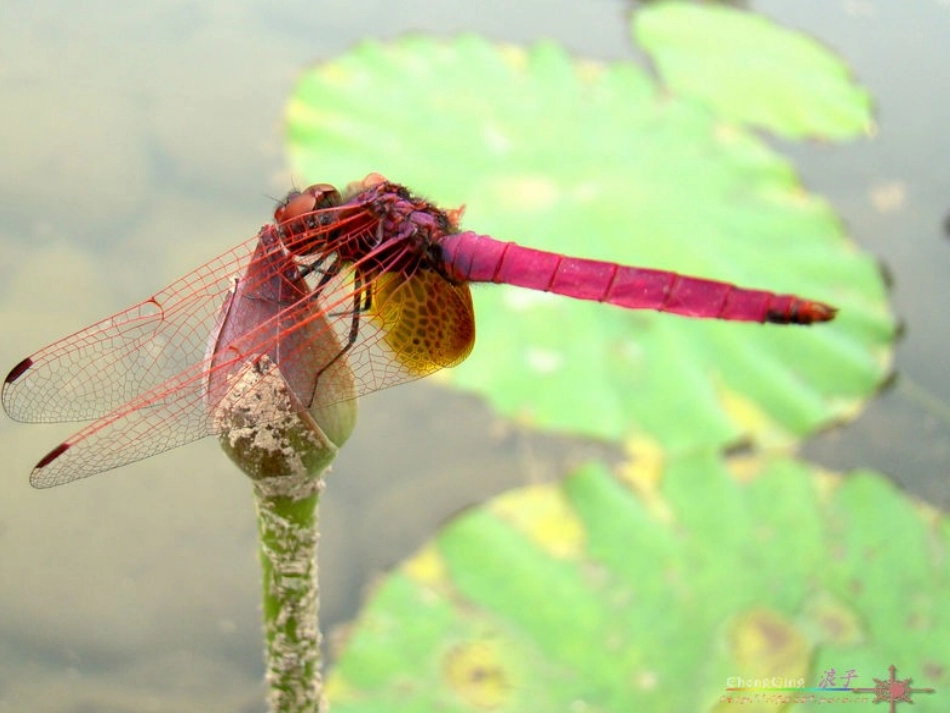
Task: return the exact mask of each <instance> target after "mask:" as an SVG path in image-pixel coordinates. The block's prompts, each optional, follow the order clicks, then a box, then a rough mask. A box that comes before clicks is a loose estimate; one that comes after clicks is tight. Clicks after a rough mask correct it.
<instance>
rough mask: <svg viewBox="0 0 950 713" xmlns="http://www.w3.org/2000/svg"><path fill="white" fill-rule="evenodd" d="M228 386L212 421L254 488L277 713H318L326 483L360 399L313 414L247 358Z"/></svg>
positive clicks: (271, 368)
mask: <svg viewBox="0 0 950 713" xmlns="http://www.w3.org/2000/svg"><path fill="white" fill-rule="evenodd" d="M342 368H343V367H340V368H339V369H342ZM339 369H338V370H339ZM348 374H349V372H348V371H346V372H344V376H345V377H346V379H345V380H344V381H343V382H342V383H343V385H344V386H345V387H346V389H345V390H343V391H338V392H337V393H340V394H341V395H342V396H344V397H348V396H352V397H355V391H353V389H352V388H351V386H352V380H351V379H350V378H349V377H348V376H347V375H348ZM328 381H329V380H328ZM330 383H331V384H332V383H339V382H330ZM228 387H229V388H228V391H227V394H226V398H224V399H222V400H221V402H220V403H219V404H218V406H217V408H216V409H215V411H214V414H213V415H214V418H215V425H216V426H217V428H218V429H219V431H220V433H221V436H220V442H221V446H222V448H223V449H224V451H225V453H227V454H228V457H229V458H231V460H233V461H234V462H235V463H236V464H237V465H238V467H240V468H241V470H243V471H244V473H245V474H247V475H248V476H249V477H250V478H251V480H252V482H253V484H254V495H255V502H256V505H257V527H258V533H259V539H260V551H261V565H262V568H263V575H264V576H263V581H264V606H263V609H264V634H265V637H266V640H267V648H266V658H267V660H266V668H267V673H266V677H267V686H268V703H269V710H270V713H319V711H321V710H326V705H325V704H324V703H323V698H322V689H323V679H322V677H321V672H320V663H321V661H320V625H319V620H318V618H317V612H318V610H319V606H320V602H319V589H318V588H317V540H318V530H317V505H318V503H319V501H320V493H321V491H322V490H323V477H324V475H325V474H326V473H327V471H328V470H329V468H330V464H331V463H332V462H333V460H334V459H335V458H336V454H337V452H338V451H339V445H340V444H342V443H343V442H344V441H345V440H346V439H347V437H348V436H349V434H350V432H351V431H352V428H353V425H354V423H355V421H356V402H355V400H354V399H353V398H344V399H343V400H342V401H338V402H333V403H331V404H329V405H326V406H323V407H315V408H314V409H311V410H310V411H306V410H304V409H303V408H302V407H301V406H300V404H299V402H298V401H297V400H296V398H295V397H294V396H293V394H292V393H291V392H290V390H289V388H288V387H287V383H286V381H285V380H284V378H283V374H282V373H281V371H280V369H279V368H277V367H276V366H275V365H273V363H272V362H271V361H270V360H269V359H268V358H267V357H261V358H260V359H258V360H256V361H248V362H247V363H246V364H245V365H243V366H242V367H241V369H240V370H239V371H238V372H237V373H236V374H234V375H233V376H232V377H231V378H230V379H229V383H228ZM340 388H342V387H340ZM325 429H326V430H325ZM328 434H329V435H328Z"/></svg>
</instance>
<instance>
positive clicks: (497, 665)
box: [443, 641, 512, 710]
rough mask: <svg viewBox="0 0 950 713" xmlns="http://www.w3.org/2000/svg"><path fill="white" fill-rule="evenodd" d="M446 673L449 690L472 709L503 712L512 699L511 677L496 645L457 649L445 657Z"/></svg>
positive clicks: (477, 643) (474, 644)
mask: <svg viewBox="0 0 950 713" xmlns="http://www.w3.org/2000/svg"><path fill="white" fill-rule="evenodd" d="M443 669H444V671H445V677H446V679H447V683H448V685H449V687H450V688H451V689H452V690H454V691H455V693H456V695H457V696H458V697H459V698H461V699H462V700H464V701H465V702H466V703H468V704H469V705H472V706H475V707H477V708H481V709H483V710H493V709H496V708H501V707H502V706H503V705H504V704H505V702H506V700H507V699H508V698H509V696H510V693H511V689H512V681H511V674H510V672H509V671H508V670H507V669H506V668H505V666H504V663H503V662H502V660H501V656H500V649H499V647H498V645H497V644H496V643H494V642H490V641H474V642H471V643H467V644H461V645H459V646H456V647H455V648H453V649H452V650H451V651H449V653H448V654H447V655H446V656H445V662H444V665H443Z"/></svg>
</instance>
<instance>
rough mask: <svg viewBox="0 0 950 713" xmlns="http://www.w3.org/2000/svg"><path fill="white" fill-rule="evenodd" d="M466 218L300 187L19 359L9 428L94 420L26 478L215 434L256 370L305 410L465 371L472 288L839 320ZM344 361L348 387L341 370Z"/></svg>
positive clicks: (93, 467)
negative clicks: (200, 255)
mask: <svg viewBox="0 0 950 713" xmlns="http://www.w3.org/2000/svg"><path fill="white" fill-rule="evenodd" d="M461 215H462V209H456V210H442V209H440V208H438V207H437V206H436V205H434V204H433V203H430V202H428V201H427V200H425V199H424V198H422V197H420V196H418V195H416V194H414V193H412V192H411V191H410V190H408V189H407V188H405V187H404V186H402V185H400V184H398V183H394V182H390V181H388V180H387V179H385V178H383V177H382V176H381V175H379V174H370V175H369V176H367V177H366V178H365V179H363V180H362V181H356V182H354V183H351V184H350V185H348V186H347V187H346V188H344V189H343V190H342V191H340V190H337V189H336V188H335V187H334V186H332V185H329V184H316V185H313V186H310V187H309V188H307V189H306V190H302V191H297V190H295V191H291V192H290V193H289V194H288V195H287V196H286V197H285V198H284V199H283V200H282V201H280V202H279V203H278V205H277V207H276V209H275V211H274V221H273V222H272V223H268V224H266V225H264V227H262V228H261V229H260V231H258V233H257V234H256V235H255V236H254V237H253V238H251V239H249V240H247V241H245V242H244V243H242V244H240V245H238V246H237V247H234V248H232V249H230V250H228V251H227V252H225V253H223V254H222V255H220V256H218V257H216V258H214V259H213V260H211V261H209V262H207V263H206V264H204V265H202V266H200V267H198V268H197V269H195V270H193V271H192V272H190V273H188V274H187V275H185V276H183V277H181V278H180V279H178V280H176V281H175V282H173V283H172V284H171V285H169V286H168V287H166V288H165V289H163V290H161V291H159V292H156V293H155V294H153V295H151V296H150V297H148V298H147V299H145V300H143V301H141V302H139V303H138V304H135V305H133V306H131V307H129V308H128V309H125V310H123V311H121V312H119V313H117V314H114V315H112V316H111V317H107V318H106V319H103V320H101V321H99V322H96V323H95V324H92V325H90V326H89V327H86V328H85V329H82V330H80V331H78V332H76V333H74V334H72V335H71V336H68V337H66V338H64V339H61V340H59V341H57V342H54V343H53V344H51V345H49V346H47V347H45V348H44V349H41V350H39V351H38V352H36V353H34V354H32V355H31V356H29V357H27V358H26V359H23V360H22V361H21V362H19V363H18V364H17V365H16V366H14V367H13V369H12V370H11V371H10V373H9V374H8V375H7V377H6V379H5V381H4V384H3V390H2V402H3V407H4V409H5V410H6V412H7V413H8V414H9V415H10V417H12V418H13V419H14V420H18V421H24V422H31V423H50V422H60V421H90V422H91V423H89V424H88V425H87V426H85V427H84V428H82V429H81V430H80V431H78V432H77V433H76V434H75V435H73V436H72V437H70V438H69V439H67V440H66V441H64V442H63V443H61V444H60V445H58V446H56V448H54V449H52V450H51V451H50V452H49V453H48V454H47V455H45V456H44V457H43V458H41V459H40V460H39V462H38V463H37V465H36V467H35V468H34V470H33V472H32V474H31V477H30V482H31V484H32V485H33V486H34V487H39V488H45V487H51V486H56V485H61V484H64V483H68V482H71V481H74V480H77V479H80V478H85V477H88V476H91V475H94V474H96V473H100V472H102V471H106V470H110V469H113V468H117V467H119V466H122V465H125V464H127V463H131V462H134V461H137V460H141V459H143V458H147V457H150V456H153V455H156V454H158V453H161V452H163V451H166V450H169V449H171V448H175V447H178V446H181V445H184V444H186V443H189V442H191V441H194V440H197V439H199V438H202V437H205V436H208V435H212V434H216V433H217V434H219V435H220V434H221V433H222V431H223V430H224V429H226V428H227V424H226V423H223V422H222V421H221V419H220V418H216V408H217V405H218V404H221V403H223V402H224V401H226V400H228V399H231V400H234V399H238V400H241V399H243V400H245V401H247V402H248V403H251V402H252V401H253V396H254V395H253V393H252V392H253V389H251V390H250V392H251V393H245V392H242V393H239V394H237V393H235V389H236V388H237V387H236V386H235V379H234V375H235V374H236V373H238V372H239V371H240V370H241V369H242V368H246V367H247V365H248V364H250V365H255V364H260V363H262V362H263V361H265V360H269V362H271V363H273V364H275V365H277V367H278V368H279V369H280V371H281V376H282V377H283V378H284V380H285V381H286V383H287V386H288V390H289V391H290V393H292V394H293V397H294V403H295V404H299V407H300V408H304V409H309V408H312V407H314V406H319V405H325V404H332V403H334V402H338V401H341V400H345V399H350V398H355V397H356V396H360V395H363V394H367V393H370V392H373V391H376V390H379V389H383V388H387V387H391V386H394V385H396V384H401V383H403V382H407V381H410V380H412V379H417V378H420V377H423V376H426V375H428V374H432V373H433V372H435V371H437V370H439V369H443V368H446V367H452V366H456V365H457V364H459V363H460V362H462V361H463V360H464V359H465V358H466V357H467V356H468V355H469V353H470V352H471V350H472V347H473V345H474V341H475V314H474V309H473V304H472V297H471V291H470V285H471V284H473V283H504V284H508V285H516V286H518V287H523V288H528V289H532V290H540V291H543V292H550V293H555V294H559V295H564V296H567V297H571V298H575V299H580V300H590V301H595V302H602V303H607V304H610V305H614V306H617V307H620V308H626V309H650V310H657V311H660V312H669V313H673V314H677V315H683V316H686V317H696V318H709V319H721V320H733V321H746V322H771V323H776V324H800V325H809V324H813V323H818V322H827V321H829V320H831V319H833V318H834V317H835V314H836V309H835V308H834V307H831V306H830V305H828V304H825V303H823V302H819V301H814V300H808V299H804V298H801V297H797V296H795V295H787V294H776V293H773V292H769V291H765V290H757V289H747V288H742V287H737V286H735V285H733V284H730V283H727V282H719V281H715V280H710V279H705V278H699V277H689V276H685V275H680V274H677V273H675V272H668V271H664V270H657V269H647V268H639V267H630V266H624V265H620V264H617V263H613V262H605V261H599V260H591V259H585V258H577V257H569V256H566V255H561V254H558V253H552V252H545V251H542V250H536V249H532V248H528V247H523V246H521V245H518V244H516V243H512V242H502V241H499V240H496V239H494V238H491V237H489V236H485V235H479V234H477V233H474V232H471V231H463V230H461V229H460V227H459V223H460V219H461ZM341 367H345V368H346V370H347V371H348V373H349V388H344V387H341V386H339V385H338V384H337V383H336V380H335V379H334V378H331V377H332V376H334V374H336V373H338V372H339V371H340V368H341ZM245 391H247V390H245ZM263 418H265V419H267V418H269V416H268V415H266V414H265V415H264V416H263Z"/></svg>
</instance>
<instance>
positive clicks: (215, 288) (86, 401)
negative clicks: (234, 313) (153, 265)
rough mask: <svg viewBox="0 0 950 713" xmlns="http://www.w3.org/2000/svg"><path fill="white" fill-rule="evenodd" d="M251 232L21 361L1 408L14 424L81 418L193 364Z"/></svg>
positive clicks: (239, 268)
mask: <svg viewBox="0 0 950 713" xmlns="http://www.w3.org/2000/svg"><path fill="white" fill-rule="evenodd" d="M258 237H259V236H255V237H254V238H252V239H250V240H248V241H246V242H244V243H242V244H240V245H238V246H237V247H235V248H232V249H231V250H228V251H227V252H225V253H223V254H222V255H220V256H218V257H217V258H215V259H213V260H211V261H210V262H208V263H206V264H204V265H202V266H201V267H199V268H198V269H196V270H193V271H192V272H190V273H188V274H187V275H185V276H184V277H182V278H181V279H179V280H176V281H175V282H173V283H172V284H171V285H169V286H168V287H166V288H165V289H163V290H161V291H160V292H157V293H155V294H154V295H152V296H151V297H150V298H148V299H146V300H143V301H142V302H140V303H138V304H136V305H133V306H132V307H129V308H128V309H126V310H123V311H121V312H119V313H117V314H114V315H112V316H111V317H108V318H106V319H103V320H102V321H100V322H96V323H95V324H93V325H90V326H89V327H86V328H85V329H83V330H80V331H78V332H76V333H75V334H72V335H70V336H68V337H66V338H65V339H61V340H59V341H58V342H55V343H53V344H51V345H49V346H48V347H46V348H44V349H41V350H40V351H38V352H36V353H35V354H33V355H31V356H30V357H28V358H27V359H24V360H23V361H21V362H20V363H19V364H18V365H17V366H16V367H14V368H13V370H12V371H11V372H10V374H9V375H8V376H7V378H6V381H5V383H4V384H3V396H2V398H3V408H4V409H5V410H6V412H7V413H8V414H9V415H10V417H11V418H13V419H15V420H17V421H27V422H33V423H53V422H58V421H88V420H90V419H94V418H100V417H102V416H105V415H106V414H109V413H110V412H112V411H113V410H115V409H117V408H119V407H120V406H121V405H123V404H125V403H128V402H130V401H132V400H133V399H135V398H136V397H137V396H139V395H140V394H141V393H142V392H143V391H148V390H150V389H152V388H154V387H157V386H159V385H160V384H162V383H164V382H166V381H167V380H168V379H170V378H172V377H174V376H175V375H176V374H180V373H181V372H182V371H183V370H185V369H186V368H187V367H188V366H190V365H193V364H195V363H197V362H200V361H201V360H202V358H203V357H204V353H205V349H206V347H207V343H208V337H209V335H210V333H211V330H212V329H213V327H214V324H215V320H216V319H217V314H218V311H219V310H220V308H221V305H222V303H223V301H224V299H225V297H226V295H227V292H228V290H229V289H230V287H231V286H232V285H233V282H234V279H235V278H236V277H238V276H239V275H241V274H242V272H243V270H244V269H246V267H247V264H248V261H249V258H250V256H251V254H252V253H253V252H254V248H255V246H256V245H257V242H258ZM165 390H166V391H167V390H168V389H167V387H166V389H165Z"/></svg>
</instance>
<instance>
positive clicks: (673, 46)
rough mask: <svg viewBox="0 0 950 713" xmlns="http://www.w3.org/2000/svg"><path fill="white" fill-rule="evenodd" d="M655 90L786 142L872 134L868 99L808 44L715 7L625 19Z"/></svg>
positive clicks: (832, 60) (663, 7) (652, 10)
mask: <svg viewBox="0 0 950 713" xmlns="http://www.w3.org/2000/svg"><path fill="white" fill-rule="evenodd" d="M633 32H634V35H635V37H636V38H637V40H638V41H639V42H640V43H641V44H642V45H643V47H644V48H645V49H646V50H647V52H649V54H650V56H651V57H652V58H653V60H654V62H656V67H657V70H658V71H659V73H660V75H661V77H662V78H663V82H664V83H665V84H666V85H667V86H669V87H670V88H671V89H672V91H673V92H675V93H676V94H678V95H680V96H692V97H696V98H698V99H700V100H701V101H702V102H703V103H704V104H706V105H708V106H710V107H712V108H713V110H714V111H715V112H716V114H717V115H718V116H719V117H721V118H723V119H725V120H728V121H735V122H740V123H748V124H751V125H755V126H758V127H760V128H764V129H767V130H768V131H772V132H774V133H776V134H779V135H782V136H787V137H793V138H795V137H797V138H800V137H813V138H822V139H829V138H836V139H843V138H851V137H855V136H860V135H868V134H870V133H872V132H873V129H874V126H873V121H872V119H871V97H870V95H869V94H868V93H867V92H866V91H865V90H864V89H862V88H860V87H858V86H857V85H856V84H855V83H854V80H853V79H852V77H851V73H850V72H849V70H848V68H847V67H846V66H845V65H844V64H843V63H842V62H841V60H840V59H839V58H838V57H837V56H836V55H835V54H834V53H833V52H831V51H830V50H829V49H827V48H826V47H824V46H823V45H821V44H819V43H818V42H816V41H815V40H813V39H811V38H810V37H806V36H804V35H802V34H799V33H797V32H793V31H791V30H786V29H784V28H781V27H777V26H776V25H774V24H772V23H771V22H770V21H769V20H767V19H766V18H764V17H761V16H759V15H754V14H752V13H748V12H742V11H739V10H735V9H733V8H730V7H726V6H723V5H716V4H709V5H697V4H694V3H680V2H670V3H662V4H658V5H653V6H650V7H645V8H644V9H643V10H641V11H640V12H637V13H635V14H634V15H633Z"/></svg>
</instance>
